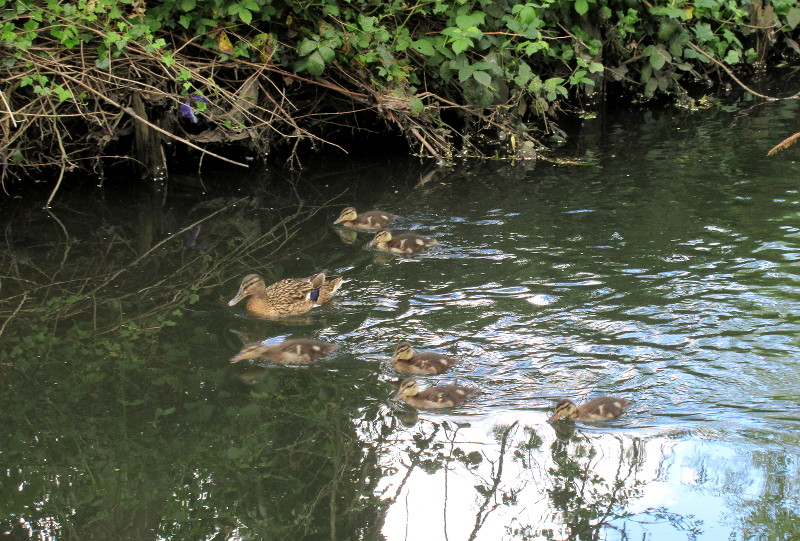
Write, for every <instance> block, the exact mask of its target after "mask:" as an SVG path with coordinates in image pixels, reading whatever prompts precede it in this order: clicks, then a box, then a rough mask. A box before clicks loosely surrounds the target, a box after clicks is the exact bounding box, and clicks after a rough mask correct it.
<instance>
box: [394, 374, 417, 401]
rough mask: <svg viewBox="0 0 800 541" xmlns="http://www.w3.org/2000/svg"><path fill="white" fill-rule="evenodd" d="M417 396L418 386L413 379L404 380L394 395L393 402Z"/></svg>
mask: <svg viewBox="0 0 800 541" xmlns="http://www.w3.org/2000/svg"><path fill="white" fill-rule="evenodd" d="M418 394H419V385H417V380H415V379H414V378H408V379H404V380H403V383H401V384H400V390H399V391H398V392H397V394H396V395H395V397H394V399H395V400H402V399H403V398H405V397H407V396H416V395H418Z"/></svg>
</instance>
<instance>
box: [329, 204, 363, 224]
mask: <svg viewBox="0 0 800 541" xmlns="http://www.w3.org/2000/svg"><path fill="white" fill-rule="evenodd" d="M356 218H358V213H357V212H356V209H354V208H353V207H345V208H344V209H342V213H341V214H339V217H338V218H336V221H335V222H333V223H335V224H340V223H342V222H351V221H353V220H355V219H356Z"/></svg>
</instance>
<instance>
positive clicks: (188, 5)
mask: <svg viewBox="0 0 800 541" xmlns="http://www.w3.org/2000/svg"><path fill="white" fill-rule="evenodd" d="M195 5H196V2H195V0H181V9H182V10H183V11H192V10H193V9H194V8H195Z"/></svg>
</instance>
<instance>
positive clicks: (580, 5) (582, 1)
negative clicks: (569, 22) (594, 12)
mask: <svg viewBox="0 0 800 541" xmlns="http://www.w3.org/2000/svg"><path fill="white" fill-rule="evenodd" d="M575 11H577V12H578V15H586V12H587V11H589V2H587V0H575Z"/></svg>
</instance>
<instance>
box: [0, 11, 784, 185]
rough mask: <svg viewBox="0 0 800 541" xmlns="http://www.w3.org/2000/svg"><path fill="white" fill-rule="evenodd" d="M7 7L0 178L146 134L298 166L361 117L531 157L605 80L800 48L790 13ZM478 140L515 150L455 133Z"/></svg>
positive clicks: (674, 77) (414, 135) (654, 82)
mask: <svg viewBox="0 0 800 541" xmlns="http://www.w3.org/2000/svg"><path fill="white" fill-rule="evenodd" d="M0 10H2V14H3V20H4V21H5V22H4V23H3V27H2V46H3V48H4V50H5V51H6V52H7V53H8V54H7V55H6V57H5V58H4V60H3V62H2V66H1V67H0V79H2V80H3V81H5V82H4V83H3V84H2V87H0V90H2V97H3V100H2V102H3V108H4V118H6V122H5V123H4V132H3V143H4V145H3V149H4V150H3V151H2V152H1V153H0V160H2V163H3V165H4V173H3V177H2V181H3V182H5V181H6V180H7V179H8V178H9V175H13V176H20V175H22V174H23V173H24V171H26V170H27V169H26V168H37V167H40V166H42V165H51V166H52V165H55V166H57V167H59V168H60V170H61V172H62V175H63V173H64V172H65V171H69V170H71V169H74V168H77V167H85V163H84V162H85V160H87V159H91V160H94V162H95V163H97V161H98V157H99V156H101V155H102V151H103V149H104V148H105V147H106V146H107V145H108V144H109V143H111V142H113V141H116V140H118V139H119V138H120V137H122V136H123V135H125V134H126V133H129V132H130V131H131V130H132V129H134V128H136V129H137V130H139V131H141V129H142V128H144V127H147V126H149V127H150V128H151V130H155V131H154V132H153V133H151V134H150V135H149V137H151V139H152V138H153V137H164V136H167V137H173V138H176V139H178V140H180V141H182V142H184V143H186V144H190V145H194V146H195V147H196V148H198V149H200V147H203V149H204V151H206V152H208V151H209V150H208V145H209V144H230V143H234V142H235V143H237V144H242V142H244V143H245V144H246V145H249V146H250V147H251V148H252V149H253V150H254V151H255V152H256V153H257V154H258V155H261V156H263V155H266V154H268V153H270V152H272V151H275V150H278V149H280V148H282V147H284V146H286V145H287V143H288V144H289V145H290V146H286V148H287V152H289V153H290V156H291V158H292V159H294V160H297V159H298V157H299V154H298V153H297V152H298V142H299V141H307V142H310V143H311V144H313V145H318V144H327V143H330V144H336V143H337V141H336V139H335V134H336V132H337V131H339V130H340V129H341V127H342V126H343V125H344V126H347V127H349V128H351V129H354V130H357V129H359V126H363V125H365V119H371V120H370V121H369V122H367V123H366V125H367V126H368V127H369V129H374V128H375V127H376V126H378V127H379V128H380V123H381V122H385V123H387V124H388V125H389V126H394V127H396V128H397V129H399V130H401V131H402V133H404V134H405V135H406V137H407V138H408V140H409V142H410V143H411V144H412V151H413V150H416V149H419V151H420V152H421V153H422V154H425V155H429V156H434V157H437V158H439V159H447V158H449V157H452V156H454V155H455V154H456V152H457V149H458V148H459V147H461V148H460V152H461V153H462V154H467V155H478V156H484V157H485V156H487V155H488V154H487V152H488V153H494V152H500V153H501V154H504V155H514V154H515V153H516V154H520V153H523V152H524V151H525V149H527V151H526V152H527V153H526V155H527V156H532V155H535V152H533V153H532V152H531V149H532V148H535V147H536V146H537V145H538V144H539V143H538V140H537V136H536V134H537V133H541V131H542V130H543V129H544V128H545V127H546V126H547V125H548V123H549V122H551V121H552V120H554V119H555V118H556V116H557V114H558V113H559V112H560V111H563V110H564V109H567V108H571V107H574V106H579V107H586V106H587V104H590V103H592V102H593V101H594V100H596V99H597V98H602V96H603V94H604V92H605V91H606V90H607V88H608V86H609V85H614V86H615V87H616V88H619V89H621V90H622V91H624V92H626V93H627V95H628V96H630V97H631V98H633V99H637V100H642V99H644V100H646V99H650V98H653V97H655V96H660V95H664V96H672V97H674V98H678V99H686V100H688V99H690V98H691V96H690V92H689V91H688V89H689V88H690V87H691V85H692V84H693V83H702V84H704V85H708V84H709V83H715V82H716V81H718V80H721V79H724V78H725V79H727V78H731V77H735V76H736V74H739V75H740V76H741V75H747V74H749V73H751V72H752V70H754V69H756V68H764V67H777V66H782V65H784V66H792V65H795V64H796V63H797V59H798V55H799V54H800V46H798V43H797V41H798V36H797V34H798V24H800V7H798V6H797V5H796V2H795V1H794V0H772V2H770V3H766V4H765V3H762V0H757V1H753V2H739V1H735V0H697V1H693V2H683V1H675V2H669V3H662V4H660V5H655V4H649V3H644V2H638V1H634V0H569V1H555V0H539V1H536V2H527V3H519V2H511V1H508V0H501V1H489V0H457V1H456V2H444V1H441V0H434V1H432V2H421V3H415V4H411V5H409V4H407V3H405V2H399V1H396V0H394V1H389V2H378V1H375V0H355V1H352V2H339V1H338V0H305V1H293V2H283V1H280V0H274V1H273V0H236V1H231V0H212V1H210V2H197V1H196V0H167V1H164V2H161V3H150V4H147V3H145V2H143V1H142V0H129V1H125V2H115V1H111V0H81V1H79V2H77V3H67V2H63V1H58V0H49V1H46V2H32V1H14V2H11V1H8V0H0ZM737 82H738V79H737ZM741 84H743V83H741ZM136 97H138V99H140V100H141V101H142V106H140V107H138V108H136V107H133V106H134V105H135V104H136V102H135V99H134V98H136ZM21 111H24V112H25V114H24V115H22V114H20V115H19V116H17V114H16V113H18V112H21ZM54 112H55V113H56V115H60V116H54V115H53V113H54ZM453 112H454V113H456V114H451V113H453ZM132 117H136V119H137V120H136V122H135V123H134V122H133V121H132ZM148 118H150V120H148ZM8 120H10V124H11V125H13V126H14V127H15V128H16V129H11V128H10V127H9V122H8ZM148 122H150V124H149V125H148ZM154 125H155V127H154ZM158 127H160V128H161V131H159V130H158V129H156V128H158ZM87 128H88V129H87ZM380 129H384V130H386V129H387V128H385V127H384V128H380ZM391 129H394V128H391ZM487 129H489V130H492V131H493V132H494V134H495V135H492V136H491V137H490V139H491V140H493V141H496V140H498V137H497V136H496V134H508V135H510V137H509V138H507V141H508V142H509V143H510V144H509V147H508V148H502V149H500V148H497V147H488V148H487V147H486V146H483V147H478V146H474V145H473V144H472V141H474V140H475V139H474V138H470V137H463V136H465V135H469V134H472V133H477V132H481V131H484V130H487ZM65 132H69V137H67V136H66V133H65ZM48 136H51V137H48ZM154 141H155V142H154V143H153V144H154V145H158V144H159V142H158V139H157V138H156V139H155V140H154ZM519 143H522V144H519ZM151 154H156V153H154V152H151ZM140 159H141V156H140ZM151 167H152V164H151Z"/></svg>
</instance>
